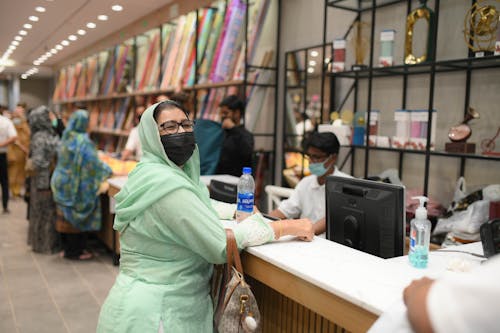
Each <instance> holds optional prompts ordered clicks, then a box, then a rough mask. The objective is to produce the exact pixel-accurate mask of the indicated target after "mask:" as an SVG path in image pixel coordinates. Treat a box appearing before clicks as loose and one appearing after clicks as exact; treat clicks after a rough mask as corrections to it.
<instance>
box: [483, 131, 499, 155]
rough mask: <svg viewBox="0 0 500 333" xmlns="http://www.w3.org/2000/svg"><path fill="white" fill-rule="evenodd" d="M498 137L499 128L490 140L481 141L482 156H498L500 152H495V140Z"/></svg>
mask: <svg viewBox="0 0 500 333" xmlns="http://www.w3.org/2000/svg"><path fill="white" fill-rule="evenodd" d="M498 136H500V127H498V129H497V133H496V134H495V135H494V136H493V137H492V138H491V139H484V140H483V141H481V149H482V150H483V155H490V156H500V152H496V151H495V140H496V139H497V138H498Z"/></svg>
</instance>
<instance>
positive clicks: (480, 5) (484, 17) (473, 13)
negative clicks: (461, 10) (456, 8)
mask: <svg viewBox="0 0 500 333" xmlns="http://www.w3.org/2000/svg"><path fill="white" fill-rule="evenodd" d="M495 4H498V5H500V0H496V1H493V0H478V1H477V2H475V3H474V4H473V5H472V6H471V7H470V8H469V10H468V11H467V13H466V14H465V21H464V38H465V43H466V44H467V46H468V47H469V49H470V50H471V51H472V52H474V53H475V57H476V58H477V57H484V56H489V55H492V54H493V51H494V50H495V41H496V34H497V29H498V19H499V11H498V9H497V8H496V6H495Z"/></svg>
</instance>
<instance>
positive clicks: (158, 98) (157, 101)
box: [156, 94, 169, 103]
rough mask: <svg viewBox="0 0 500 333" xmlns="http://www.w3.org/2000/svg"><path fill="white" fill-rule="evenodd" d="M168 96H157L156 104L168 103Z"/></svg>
mask: <svg viewBox="0 0 500 333" xmlns="http://www.w3.org/2000/svg"><path fill="white" fill-rule="evenodd" d="M168 99H169V98H168V96H167V95H165V94H159V95H158V96H156V103H160V102H163V101H166V100H168Z"/></svg>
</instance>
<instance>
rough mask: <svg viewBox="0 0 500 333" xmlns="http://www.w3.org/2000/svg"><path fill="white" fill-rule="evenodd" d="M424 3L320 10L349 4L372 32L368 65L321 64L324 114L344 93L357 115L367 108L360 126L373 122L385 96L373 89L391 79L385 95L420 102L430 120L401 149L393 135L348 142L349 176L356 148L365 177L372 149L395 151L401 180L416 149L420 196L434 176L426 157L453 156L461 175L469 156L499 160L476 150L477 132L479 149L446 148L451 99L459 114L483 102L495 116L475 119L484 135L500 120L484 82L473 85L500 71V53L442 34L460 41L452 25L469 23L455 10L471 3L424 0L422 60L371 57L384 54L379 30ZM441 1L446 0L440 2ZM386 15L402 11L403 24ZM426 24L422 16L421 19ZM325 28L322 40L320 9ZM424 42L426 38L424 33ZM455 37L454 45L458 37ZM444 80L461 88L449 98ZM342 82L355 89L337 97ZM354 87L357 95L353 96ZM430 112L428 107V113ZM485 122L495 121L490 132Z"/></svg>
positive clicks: (341, 0)
mask: <svg viewBox="0 0 500 333" xmlns="http://www.w3.org/2000/svg"><path fill="white" fill-rule="evenodd" d="M426 2H427V1H424V2H423V4H422V3H421V4H420V5H419V4H417V3H415V1H391V0H387V1H380V0H377V1H375V0H372V1H361V0H360V1H354V0H333V1H332V0H326V1H325V3H324V6H325V13H327V12H328V10H329V8H336V10H337V12H334V13H337V14H338V13H342V12H343V11H344V10H346V11H350V12H354V13H355V14H356V15H357V16H356V18H355V20H357V21H361V20H363V21H366V22H368V23H367V26H368V27H369V31H370V37H369V45H367V48H368V49H369V54H368V65H367V66H366V67H365V68H360V69H358V70H345V71H339V72H335V73H332V72H330V71H329V70H328V68H326V67H325V68H324V74H325V78H326V79H328V81H329V82H330V88H329V91H328V95H329V97H330V98H329V100H330V105H329V107H328V108H325V109H324V110H323V111H324V112H325V113H326V114H327V115H328V114H330V113H331V112H334V111H340V110H339V105H340V104H343V103H339V102H338V101H339V100H340V99H342V100H343V101H344V102H345V101H346V100H347V99H349V101H350V103H352V105H353V107H352V108H353V112H354V113H355V114H356V112H366V119H364V124H365V125H364V126H365V127H366V124H372V121H373V119H372V117H373V116H374V113H373V110H374V107H373V106H374V105H376V108H378V107H379V105H385V104H384V103H383V102H380V98H379V100H377V99H376V97H379V96H376V93H380V92H379V91H380V90H377V89H380V88H379V87H380V85H381V84H383V87H384V88H385V89H386V88H387V86H388V85H389V84H391V82H392V83H394V84H396V86H397V88H395V90H394V92H393V93H392V94H391V97H390V98H391V100H394V99H395V98H396V99H398V100H399V99H400V101H401V104H400V105H399V106H398V107H399V109H401V110H409V109H412V110H411V111H415V110H414V109H415V106H414V105H416V104H418V105H419V108H420V109H422V110H421V111H425V110H427V119H425V121H423V122H422V123H423V124H425V126H423V127H422V142H423V149H422V150H413V149H407V148H406V147H391V144H392V143H391V137H388V140H385V141H384V146H374V145H372V144H370V145H351V146H350V152H349V154H350V156H351V173H352V174H353V175H355V173H356V157H357V156H356V155H357V154H356V151H360V152H361V155H363V156H361V157H362V159H364V161H363V162H364V168H363V170H364V171H363V172H362V174H363V176H364V177H368V176H370V173H372V172H373V170H372V169H371V168H370V165H371V163H370V162H371V160H372V158H373V156H372V154H373V153H375V152H377V151H380V152H383V151H386V152H394V153H397V154H399V156H398V157H397V160H398V161H397V168H398V169H399V175H400V177H401V178H402V175H403V165H404V160H405V155H407V154H414V155H416V156H423V157H424V160H423V161H422V166H423V172H422V180H423V184H422V188H423V193H424V195H427V194H428V192H429V179H430V177H431V158H442V157H444V158H450V159H447V160H446V161H447V162H444V163H447V164H449V165H453V164H454V162H453V161H452V159H455V160H457V159H458V161H459V164H458V165H457V170H458V175H457V176H458V177H460V176H464V175H465V173H466V165H467V164H468V163H467V161H469V160H471V161H472V160H480V161H485V162H487V163H488V162H490V163H491V162H493V163H494V162H498V161H500V159H498V157H497V156H495V155H494V154H487V153H481V148H480V147H479V146H480V142H481V141H480V140H482V138H481V137H478V135H477V134H476V136H475V137H474V141H475V142H476V146H478V147H477V148H476V153H465V152H450V151H445V147H444V146H445V144H444V143H445V142H443V139H444V136H445V135H446V132H445V131H443V130H444V129H446V128H449V127H451V126H453V125H456V124H454V123H448V124H443V120H442V119H443V118H444V119H447V120H448V121H449V119H451V118H454V117H453V116H452V113H456V112H457V111H456V109H457V107H456V104H457V101H456V99H461V100H463V115H464V119H465V117H466V115H467V113H468V112H469V110H470V108H471V104H472V103H474V105H476V104H480V103H482V104H480V105H482V110H481V111H480V112H482V113H483V115H485V118H486V119H491V120H492V121H488V120H486V123H485V122H483V123H482V124H481V125H479V121H477V122H476V124H475V127H474V128H477V126H482V127H483V128H484V131H483V133H484V134H482V136H486V135H487V133H489V132H491V131H493V130H496V128H497V127H498V117H497V118H496V119H497V123H496V124H492V122H493V123H494V122H495V121H494V120H495V114H494V111H492V110H493V109H494V108H495V105H498V104H497V102H494V101H495V96H491V93H490V95H488V93H489V92H490V91H491V90H490V89H484V88H483V89H482V91H481V90H480V91H478V89H480V88H476V87H475V85H474V82H476V84H479V83H482V82H481V81H483V80H484V81H487V80H488V79H487V78H488V77H494V76H495V75H498V73H500V56H498V55H496V56H495V55H485V56H482V57H475V55H474V53H473V52H471V51H470V50H469V51H468V52H467V50H468V48H467V43H466V42H465V41H464V39H463V37H462V41H461V43H462V48H460V47H455V46H453V44H450V41H453V42H455V40H453V39H451V40H448V41H446V43H445V42H444V39H446V38H449V37H445V36H447V35H446V34H452V35H451V36H452V37H455V38H456V39H458V40H459V38H458V37H456V36H455V35H454V34H456V35H458V34H457V33H455V31H453V27H455V28H456V29H457V31H458V29H460V30H459V31H464V30H466V28H464V20H463V18H460V19H458V18H457V17H460V15H457V13H458V12H460V11H461V9H462V8H463V16H466V12H467V9H468V7H470V5H472V4H473V3H472V2H469V1H466V2H467V3H465V2H464V3H462V2H460V4H458V3H457V6H454V5H453V6H451V5H450V4H449V1H448V2H446V1H439V0H435V1H429V3H431V4H432V8H430V7H426V8H427V9H428V10H429V12H430V13H431V14H430V16H431V17H432V18H431V19H430V20H432V22H431V23H429V24H428V25H426V28H427V27H429V28H428V35H427V39H426V40H427V41H428V44H426V45H425V46H423V47H422V45H420V47H421V48H423V49H424V50H426V51H427V59H425V60H423V61H422V62H420V63H416V64H406V63H405V57H401V56H402V54H396V55H394V59H395V61H394V62H393V63H392V64H389V65H385V66H381V65H380V64H378V63H377V61H376V58H377V56H379V55H382V51H383V50H382V48H383V47H384V46H383V45H382V42H380V41H379V36H378V33H379V32H382V29H394V28H395V27H396V26H397V27H403V29H404V26H405V22H406V21H407V17H409V16H410V14H411V13H414V12H415V9H417V8H419V6H420V7H424V6H426ZM443 2H444V5H443V4H442V3H443ZM454 4H455V3H454ZM430 6H431V5H430ZM443 11H444V13H443ZM384 13H390V14H388V15H389V16H390V17H393V18H394V17H400V21H401V22H395V21H394V19H392V21H391V22H390V23H387V22H385V21H383V19H382V18H381V17H384V15H387V14H384ZM398 15H399V16H398ZM441 20H443V22H444V23H441ZM384 22H385V23H384ZM423 22H426V21H425V20H424V21H423ZM429 22H430V21H429ZM412 23H413V22H412ZM384 24H385V26H383V27H381V25H384ZM443 24H444V25H446V26H444V27H441V26H440V25H443ZM323 26H324V30H323V41H324V43H325V42H326V40H327V31H328V15H325V21H324V25H323ZM421 27H422V26H421ZM407 29H408V28H407ZM422 29H423V28H422ZM422 29H421V30H419V33H420V34H422ZM471 29H472V28H471ZM407 34H408V32H407ZM398 35H399V37H398ZM420 37H423V36H420ZM398 38H399V39H398ZM404 38H405V34H404V33H402V32H399V33H396V44H397V45H402V44H404V43H402V42H401V39H404ZM413 38H415V39H417V37H416V36H413ZM422 40H424V39H423V38H422ZM379 43H380V44H379ZM456 43H457V44H458V42H456ZM442 45H447V46H446V47H447V48H449V50H444V49H443V46H442ZM413 47H415V45H414V44H412V45H411V46H410V49H411V48H413ZM440 47H441V48H440ZM438 48H440V50H439V51H440V52H437V49H438ZM419 51H422V49H419ZM395 52H406V53H408V50H406V51H405V48H404V47H400V48H399V49H396V50H395ZM465 53H466V54H465ZM424 54H425V53H424ZM400 59H401V60H400ZM450 75H454V76H452V79H450ZM349 80H350V81H349ZM411 80H420V81H411ZM445 80H452V81H453V82H452V83H451V84H450V86H451V87H452V88H449V89H460V90H461V91H462V93H460V94H457V95H453V96H446V95H444V94H442V91H446V90H445V89H446V88H443V86H442V85H441V82H443V81H445ZM473 80H477V81H473ZM490 81H491V80H490ZM490 81H487V82H490ZM414 82H418V85H419V86H417V87H416V86H415V84H414ZM346 84H352V85H353V86H354V90H353V91H351V90H349V92H348V93H347V95H342V96H341V95H340V94H341V93H340V92H339V87H342V86H344V87H345V86H346ZM492 84H495V82H494V80H493V81H492ZM480 87H484V85H480ZM412 89H413V90H412ZM414 89H417V90H419V93H420V94H421V96H422V97H419V99H418V100H415V94H416V93H415V92H414ZM424 89H427V91H426V92H422V91H423V90H424ZM344 90H345V89H344ZM352 92H354V93H353V94H351V93H352ZM440 92H441V93H440ZM349 95H351V96H349ZM352 95H354V96H352ZM495 95H496V94H495ZM447 97H448V98H450V99H452V101H451V102H450V101H448V102H446V101H445V98H447ZM488 101H489V103H488ZM386 104H390V103H386ZM393 104H394V103H393ZM448 104H449V105H453V106H454V107H452V106H448ZM410 105H411V106H410ZM437 105H438V106H439V108H437V112H435V110H436V106H437ZM451 108H453V109H454V110H448V109H451ZM485 109H486V110H485ZM430 110H432V112H429V111H430ZM393 111H394V112H395V111H396V109H393ZM409 111H410V110H409ZM419 111H420V110H419ZM387 112H391V111H390V110H383V111H382V112H381V113H382V115H383V117H385V119H386V120H387V118H389V117H387V116H388V115H387ZM434 113H437V115H438V117H437V120H436V117H435V115H434ZM323 117H326V115H324V116H323ZM394 120H395V119H394ZM436 122H437V123H439V124H440V127H439V130H438V131H435V130H434V131H433V126H434V127H435V126H436ZM495 126H496V127H495ZM443 127H444V128H443ZM490 127H492V129H491V131H490ZM474 131H475V132H478V130H477V129H475V130H474ZM435 132H437V134H438V138H437V139H438V141H439V143H438V142H434V137H433V136H434V135H435V134H434V133H435ZM370 134H371V133H370V131H368V130H367V129H365V131H364V136H365V138H364V142H370V139H371V138H370ZM378 135H380V134H378ZM471 141H472V140H471ZM483 141H484V140H483ZM384 156H385V155H384ZM359 157H360V156H358V158H359ZM412 161H414V159H412ZM436 161H438V160H436ZM441 161H442V160H439V162H440V163H441ZM418 164H420V162H418ZM474 165H475V164H474Z"/></svg>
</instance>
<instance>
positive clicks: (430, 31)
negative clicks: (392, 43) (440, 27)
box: [405, 0, 436, 65]
mask: <svg viewBox="0 0 500 333" xmlns="http://www.w3.org/2000/svg"><path fill="white" fill-rule="evenodd" d="M420 3H421V6H420V7H418V8H416V9H414V10H413V11H411V13H410V14H408V16H407V18H406V34H405V64H407V65H415V64H420V63H422V62H425V61H432V60H434V59H433V56H434V47H435V46H434V45H435V43H434V33H435V29H436V23H435V22H436V19H435V15H434V12H433V11H432V10H431V9H430V8H429V7H427V4H426V3H427V0H420ZM419 20H425V21H426V22H427V33H426V35H427V36H419V38H418V40H416V41H415V40H414V39H416V38H415V37H417V36H415V26H416V24H417V23H418V21H419ZM420 39H423V40H425V50H424V52H423V54H421V55H416V54H415V53H416V52H415V50H414V47H415V44H414V43H419V42H420Z"/></svg>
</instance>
